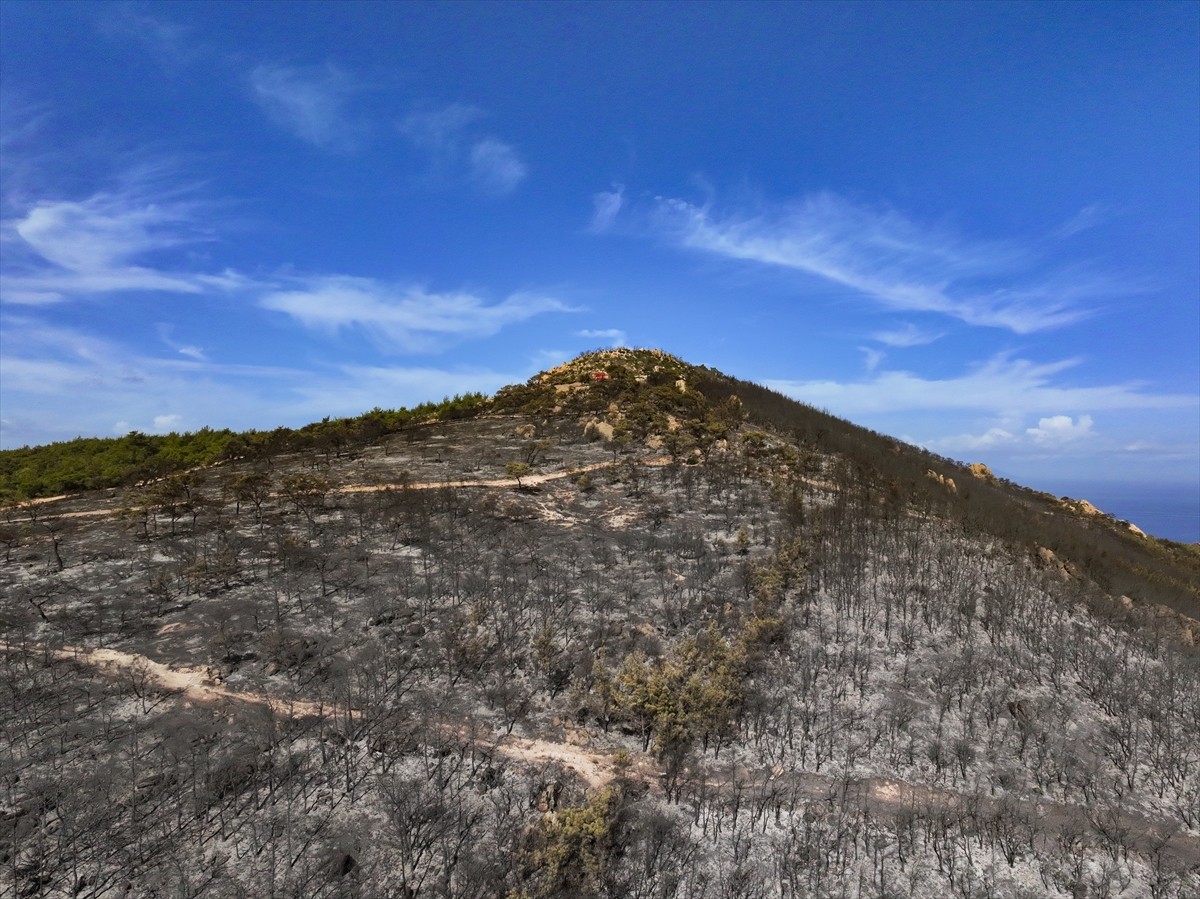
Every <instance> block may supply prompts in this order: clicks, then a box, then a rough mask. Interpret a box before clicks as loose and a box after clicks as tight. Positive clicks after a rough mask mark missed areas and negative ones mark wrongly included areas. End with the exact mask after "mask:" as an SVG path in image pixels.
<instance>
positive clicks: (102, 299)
mask: <svg viewBox="0 0 1200 899" xmlns="http://www.w3.org/2000/svg"><path fill="white" fill-rule="evenodd" d="M0 26H2V27H0V42H2V43H0V85H2V88H0V101H2V121H0V125H2V130H3V146H2V165H3V169H2V175H3V187H2V195H0V203H2V206H0V214H2V220H3V223H2V232H0V236H2V240H3V243H2V248H3V270H2V274H3V277H2V283H0V288H2V306H0V328H2V332H0V340H2V343H0V349H2V368H0V417H2V419H3V422H2V432H0V443H2V445H3V446H5V447H12V446H20V445H23V444H26V443H41V442H46V441H51V440H58V439H67V438H71V437H74V436H76V435H79V434H86V435H116V434H121V433H125V432H127V431H129V430H132V429H137V430H142V431H148V432H157V431H168V430H190V429H195V428H198V427H200V426H202V425H206V424H207V425H212V426H227V427H233V428H247V427H257V428H270V427H274V426H276V425H279V424H287V425H298V424H302V423H304V422H307V421H311V420H314V419H319V418H321V417H323V416H326V415H332V416H337V415H348V414H357V413H359V412H362V411H364V410H366V409H369V408H371V407H373V406H376V405H379V406H384V407H392V406H398V405H409V404H413V403H416V402H419V401H421V400H424V399H430V398H435V399H436V398H440V397H442V396H444V395H446V394H452V393H455V392H460V391H466V390H484V391H491V390H494V389H495V388H497V387H499V386H501V385H503V384H505V383H510V382H513V381H519V380H524V379H525V378H527V377H529V376H530V375H531V374H533V373H534V372H536V371H538V370H540V369H542V368H544V367H546V366H548V365H552V364H555V363H557V362H559V361H561V360H562V359H565V358H568V357H570V356H573V355H575V354H576V353H578V352H581V351H583V350H585V349H592V348H595V347H598V346H602V345H614V344H627V345H633V346H656V347H662V348H664V349H666V350H668V351H670V352H673V353H675V354H677V355H680V356H682V357H684V358H685V359H687V360H689V361H693V362H698V363H704V364H708V365H712V366H715V367H717V368H720V369H722V370H724V371H727V372H729V373H731V374H735V375H738V376H740V377H744V378H748V379H751V380H756V381H760V382H762V383H765V384H768V385H770V386H773V387H775V388H777V389H779V390H781V391H783V392H785V393H788V394H790V395H792V396H794V397H796V398H798V399H801V400H805V401H807V402H810V403H813V404H815V405H819V406H822V407H825V408H827V409H829V410H831V411H832V412H834V413H836V414H839V415H842V416H844V417H846V418H849V419H851V420H853V421H856V422H859V423H861V424H865V425H867V426H869V427H872V428H875V429H877V430H880V431H883V432H885V433H889V434H893V435H895V436H898V437H902V438H904V439H907V440H910V441H912V442H914V443H919V444H922V445H924V446H927V447H929V448H930V449H933V450H935V451H936V452H939V453H942V454H944V455H947V456H951V457H954V458H958V459H963V460H967V461H972V460H983V461H986V462H987V463H988V464H989V465H991V467H992V468H993V469H994V470H996V471H997V472H998V473H1000V474H1002V475H1005V476H1007V477H1010V478H1013V479H1014V480H1018V481H1020V482H1022V483H1027V484H1030V485H1032V486H1037V487H1041V488H1044V489H1050V490H1054V485H1055V482H1056V481H1057V480H1062V479H1066V478H1071V479H1075V480H1078V479H1081V478H1084V479H1086V478H1091V479H1096V480H1111V481H1128V482H1138V481H1145V482H1159V483H1163V482H1176V483H1179V484H1181V485H1186V490H1188V491H1194V492H1196V493H1197V494H1198V495H1200V486H1196V484H1197V481H1200V473H1198V472H1200V250H1198V247H1200V162H1198V159H1200V62H1198V59H1200V4H1197V3H1165V4H1156V3H1130V4H1123V3H1112V2H1107V3H1098V4H1088V3H1071V4H1066V3H1052V4H1047V3H1033V4H1022V3H1006V4H988V3H964V4H955V3H933V4H923V3H914V4H907V3H855V4H836V3H834V4H820V3H808V4H763V5H755V4H748V3H745V4H699V3H688V4H670V3H655V4H645V5H640V4H601V3H586V4H567V3H563V4H515V5H510V4H504V3H498V2H497V3H485V4H479V5H472V4H469V3H452V4H427V5H417V4H354V3H336V4H319V3H313V4H293V3H288V4H273V3H267V2H259V3H250V4H236V3H209V4H187V3H161V4H137V3H132V4H119V3H118V4H105V3H84V4H72V3H67V2H56V3H24V2H18V0H8V2H5V3H3V4H0ZM1197 502H1198V504H1200V500H1197Z"/></svg>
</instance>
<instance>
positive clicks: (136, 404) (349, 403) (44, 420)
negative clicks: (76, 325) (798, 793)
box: [0, 315, 532, 447]
mask: <svg viewBox="0 0 1200 899" xmlns="http://www.w3.org/2000/svg"><path fill="white" fill-rule="evenodd" d="M0 341H2V342H3V345H4V347H5V348H6V352H5V354H3V355H2V356H0V408H3V410H4V416H3V419H0V446H3V447H16V446H21V445H26V444H29V445H34V444H39V443H49V442H52V441H56V440H67V439H70V438H72V437H75V436H78V435H79V434H97V435H100V434H124V433H127V432H129V431H130V430H139V431H145V432H165V431H172V430H185V429H190V430H194V429H196V428H199V427H203V426H206V425H207V426H210V427H230V428H235V429H245V428H269V427H274V426H276V425H287V426H292V427H296V426H299V425H302V424H306V423H308V422H310V421H316V420H318V419H320V418H322V417H324V416H326V415H332V416H341V415H357V414H359V413H361V412H364V411H366V410H367V409H371V408H373V407H375V406H384V407H387V408H393V407H395V406H397V405H408V406H411V405H415V404H417V403H420V402H423V401H425V400H430V399H437V398H438V397H440V396H448V395H452V394H456V393H465V392H468V391H482V392H486V393H490V392H493V391H495V390H496V389H498V388H499V387H501V386H503V385H504V384H511V383H519V382H521V381H524V380H525V379H526V378H527V377H529V375H530V374H531V373H532V372H531V370H516V371H511V372H498V371H492V370H490V369H482V368H472V367H467V366H463V367H452V368H439V367H436V366H396V367H391V366H372V365H355V364H345V365H330V366H321V367H316V368H309V369H300V368H289V367H281V366H270V365H239V364H229V363H221V362H210V361H207V360H198V359H192V358H187V359H181V358H178V357H177V356H171V357H167V358H164V357H158V356H154V355H149V354H146V353H144V352H139V351H138V350H137V349H135V348H134V347H132V346H129V345H127V344H124V343H121V342H118V341H115V340H112V339H107V338H102V337H97V336H94V335H91V334H88V333H85V332H83V331H80V330H77V329H73V328H64V327H58V326H54V325H49V324H46V323H44V322H40V321H38V320H37V319H35V318H30V317H19V316H12V315H9V316H6V317H5V318H4V319H3V320H0ZM264 416H266V418H264Z"/></svg>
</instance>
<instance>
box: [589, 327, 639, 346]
mask: <svg viewBox="0 0 1200 899" xmlns="http://www.w3.org/2000/svg"><path fill="white" fill-rule="evenodd" d="M578 333H579V336H580V337H588V338H591V339H593V340H603V341H605V342H606V343H608V345H609V346H615V347H616V346H625V341H626V340H627V339H628V335H627V334H626V333H625V332H624V331H622V330H621V329H620V328H584V329H583V330H582V331H580V332H578Z"/></svg>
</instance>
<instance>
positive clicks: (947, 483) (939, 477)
mask: <svg viewBox="0 0 1200 899" xmlns="http://www.w3.org/2000/svg"><path fill="white" fill-rule="evenodd" d="M925 476H926V477H927V478H929V479H930V480H931V481H937V482H938V483H939V484H941V485H942V486H943V487H945V488H946V489H947V490H949V491H950V492H951V493H955V494H956V493H958V486H957V485H956V484H955V483H954V478H948V477H946V476H945V475H944V474H939V473H938V472H936V471H934V470H933V469H932V468H931V469H929V470H928V471H926V472H925Z"/></svg>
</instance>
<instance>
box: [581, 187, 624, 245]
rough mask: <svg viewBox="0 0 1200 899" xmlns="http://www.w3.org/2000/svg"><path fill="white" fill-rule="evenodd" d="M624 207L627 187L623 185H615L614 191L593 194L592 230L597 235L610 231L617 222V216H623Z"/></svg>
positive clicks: (590, 226)
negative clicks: (622, 208) (622, 209)
mask: <svg viewBox="0 0 1200 899" xmlns="http://www.w3.org/2000/svg"><path fill="white" fill-rule="evenodd" d="M624 205H625V187H624V186H623V185H620V184H615V185H613V189H612V190H602V191H600V192H599V193H595V194H592V220H591V224H590V225H589V228H590V230H591V231H593V232H595V233H597V234H601V233H603V232H605V231H607V230H609V229H610V228H611V227H612V226H613V223H614V222H615V221H616V220H617V216H618V215H620V214H621V207H622V206H624Z"/></svg>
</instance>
